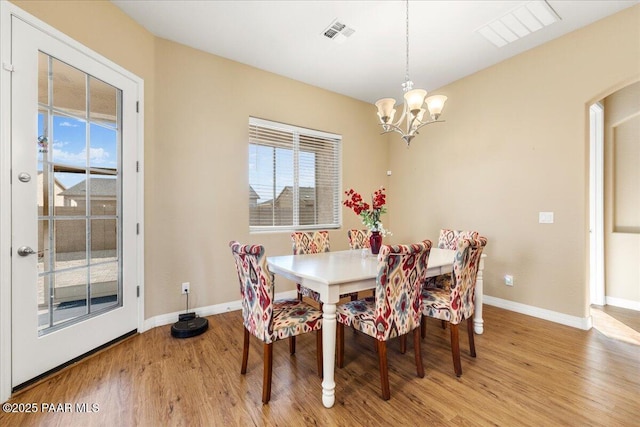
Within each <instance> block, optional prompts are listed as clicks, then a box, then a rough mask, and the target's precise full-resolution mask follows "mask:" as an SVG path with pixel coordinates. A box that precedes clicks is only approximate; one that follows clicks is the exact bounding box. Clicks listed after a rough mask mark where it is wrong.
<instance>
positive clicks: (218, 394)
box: [0, 306, 640, 427]
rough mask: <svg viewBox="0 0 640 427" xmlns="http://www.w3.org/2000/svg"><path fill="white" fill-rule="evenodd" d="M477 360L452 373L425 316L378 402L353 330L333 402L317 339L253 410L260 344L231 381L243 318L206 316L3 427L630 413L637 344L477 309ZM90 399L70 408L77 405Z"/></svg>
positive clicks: (62, 386) (21, 399) (616, 420)
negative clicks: (329, 403) (184, 333)
mask: <svg viewBox="0 0 640 427" xmlns="http://www.w3.org/2000/svg"><path fill="white" fill-rule="evenodd" d="M484 318H485V333H484V334H483V335H476V337H475V345H476V351H477V357H476V358H472V357H471V356H470V355H469V346H468V342H467V340H466V339H462V340H461V341H460V355H461V362H462V369H463V374H462V376H461V377H460V378H456V376H455V374H454V371H453V366H452V363H451V347H450V344H449V341H450V336H449V331H448V330H443V329H442V328H441V327H440V323H439V321H436V320H433V319H429V320H428V321H427V330H426V337H425V338H424V339H422V340H421V350H422V356H423V363H424V369H425V377H424V378H418V377H417V376H416V367H415V355H414V354H411V353H412V352H407V354H401V352H400V346H399V342H398V340H392V341H391V342H390V343H389V346H388V350H387V356H388V369H389V385H390V389H391V399H390V400H389V401H386V402H385V401H383V400H382V399H381V398H380V379H379V375H380V374H379V367H378V359H377V355H376V353H375V351H374V347H373V344H372V341H371V339H370V338H369V337H366V336H364V335H362V334H355V335H354V334H345V349H344V350H345V366H344V368H342V369H338V368H337V369H336V384H337V386H336V397H337V399H336V404H335V406H334V407H333V408H331V409H326V408H324V407H323V406H322V401H321V379H320V378H318V375H317V364H316V350H315V347H316V342H315V341H316V337H315V335H314V334H305V335H303V336H300V337H298V341H297V345H296V353H295V355H293V356H292V355H290V354H289V347H288V344H287V343H286V342H276V343H275V344H274V347H273V380H272V390H271V401H270V402H269V404H268V405H263V404H262V402H261V398H262V374H263V372H262V370H263V364H262V352H263V346H262V343H261V342H260V341H258V340H257V339H255V338H253V337H252V338H251V339H250V350H249V359H248V363H247V373H246V375H240V368H241V362H242V344H243V327H242V321H241V314H240V312H231V313H225V314H221V315H217V316H211V317H209V322H210V327H209V330H208V331H207V332H206V333H204V334H203V335H200V336H198V337H194V338H188V339H182V340H180V339H175V338H172V337H171V335H170V326H164V327H159V328H155V329H153V330H150V331H147V332H145V333H144V334H141V335H138V336H135V337H132V338H131V339H128V340H126V341H124V342H122V343H119V344H117V345H114V346H113V347H111V348H109V349H107V350H105V351H103V352H101V353H99V354H97V355H95V356H93V357H91V358H89V359H86V360H84V361H82V362H80V363H78V364H76V365H74V366H72V367H70V368H68V369H66V370H65V371H63V372H61V373H59V374H57V375H55V376H52V377H49V378H48V379H46V380H44V381H42V382H41V383H39V384H37V385H35V386H33V387H31V388H30V389H28V390H24V391H22V392H20V393H18V394H16V395H15V396H13V397H12V399H11V400H10V401H9V402H10V403H36V405H37V407H38V408H40V409H41V408H42V405H43V404H47V403H50V404H51V403H52V404H59V403H62V404H64V403H70V404H72V405H73V406H74V410H73V411H72V412H62V413H55V412H48V413H43V412H41V411H39V412H38V413H35V414H34V413H30V414H29V413H2V414H0V425H3V426H4V425H7V426H9V425H20V426H42V425H44V426H105V425H109V426H111V425H117V426H138V425H140V426H160V425H162V426H197V425H207V426H211V425H213V426H217V425H220V426H246V425H275V426H289V425H331V426H333V425H336V426H352V425H369V426H376V425H384V424H388V423H390V422H393V424H394V425H416V422H417V420H419V423H418V424H423V425H426V424H433V425H443V426H460V425H474V426H489V425H505V426H506V425H508V426H515V425H517V426H536V427H537V426H541V425H567V426H600V425H602V426H613V425H616V426H618V425H619V426H626V425H636V424H637V420H638V419H640V403H639V401H638V396H640V346H637V345H632V344H629V343H626V342H622V341H616V340H613V339H611V338H608V337H606V336H605V335H603V334H601V333H599V332H598V331H596V330H591V331H582V330H578V329H574V328H570V327H566V326H562V325H558V324H555V323H551V322H547V321H544V320H541V319H536V318H533V317H528V316H525V315H521V314H517V313H513V312H509V311H506V310H502V309H499V308H496V307H491V306H485V308H484ZM82 403H87V404H88V405H91V404H97V405H98V409H99V411H98V412H93V413H79V412H78V411H77V410H75V405H76V404H82Z"/></svg>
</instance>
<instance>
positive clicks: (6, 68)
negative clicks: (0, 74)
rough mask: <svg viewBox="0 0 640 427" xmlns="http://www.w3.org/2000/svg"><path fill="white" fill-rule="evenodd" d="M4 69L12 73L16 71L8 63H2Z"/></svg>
mask: <svg viewBox="0 0 640 427" xmlns="http://www.w3.org/2000/svg"><path fill="white" fill-rule="evenodd" d="M2 68H4V69H5V70H7V71H10V72H12V73H13V72H14V71H15V68H13V64H7V63H6V62H3V63H2Z"/></svg>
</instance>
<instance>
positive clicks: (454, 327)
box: [449, 323, 462, 377]
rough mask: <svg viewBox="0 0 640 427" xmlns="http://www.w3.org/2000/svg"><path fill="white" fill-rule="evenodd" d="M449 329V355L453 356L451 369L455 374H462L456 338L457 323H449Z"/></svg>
mask: <svg viewBox="0 0 640 427" xmlns="http://www.w3.org/2000/svg"><path fill="white" fill-rule="evenodd" d="M449 329H450V330H451V355H452V356H453V369H454V370H455V371H456V376H458V377H459V376H460V375H462V365H461V364H460V341H459V339H458V325H454V324H453V323H450V324H449Z"/></svg>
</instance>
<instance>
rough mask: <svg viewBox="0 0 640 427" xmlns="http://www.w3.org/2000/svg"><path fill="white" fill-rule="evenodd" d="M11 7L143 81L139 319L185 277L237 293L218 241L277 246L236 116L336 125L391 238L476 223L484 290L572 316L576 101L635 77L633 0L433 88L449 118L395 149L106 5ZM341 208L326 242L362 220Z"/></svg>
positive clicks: (583, 195)
mask: <svg viewBox="0 0 640 427" xmlns="http://www.w3.org/2000/svg"><path fill="white" fill-rule="evenodd" d="M15 3H16V4H17V5H18V6H20V7H23V8H24V9H25V10H27V11H28V12H30V13H33V14H34V15H36V16H38V17H39V18H40V19H43V20H44V21H46V22H47V23H49V24H51V25H53V26H54V27H56V28H58V29H59V30H61V31H63V32H65V33H67V34H68V35H70V36H71V37H73V38H75V39H76V40H78V41H80V42H81V43H84V44H85V45H87V46H89V47H90V48H92V49H94V50H96V51H98V52H99V53H101V54H102V55H104V56H106V57H108V58H109V59H111V60H113V61H115V62H117V63H119V64H120V65H122V66H123V67H124V68H126V69H128V70H130V71H132V72H134V73H136V74H138V75H139V76H140V77H142V78H143V79H144V80H145V159H144V168H145V190H146V193H145V233H146V242H145V251H146V263H145V276H146V283H145V298H146V307H145V309H146V310H145V317H147V318H150V317H153V316H156V315H161V314H164V313H170V312H174V311H177V310H181V309H183V308H184V300H183V298H182V297H181V296H180V294H179V283H180V282H183V281H189V282H191V284H192V294H193V298H192V299H191V303H192V306H196V307H198V306H200V307H201V306H208V305H212V304H219V303H224V302H228V301H233V300H237V299H238V289H237V287H238V284H237V277H236V275H235V271H234V267H233V264H232V262H231V255H230V253H229V249H228V247H227V243H228V241H229V240H231V239H237V240H240V241H243V242H259V243H263V244H265V245H266V246H267V248H268V250H269V253H271V254H284V253H289V252H290V250H291V249H290V243H289V237H288V235H287V234H286V233H274V234H260V235H250V234H249V232H248V225H247V224H248V203H247V191H248V190H247V188H248V178H247V176H248V173H247V163H248V161H247V143H246V141H247V124H248V117H249V116H256V117H260V118H265V119H269V120H275V121H281V122H285V123H290V124H293V125H298V126H304V127H310V128H314V129H321V130H325V131H329V132H334V133H338V134H342V135H343V142H344V147H343V172H342V173H343V179H342V187H343V188H349V187H353V188H355V189H356V190H357V191H360V192H362V193H367V192H370V191H373V189H375V188H377V187H378V186H380V185H384V186H386V187H387V188H388V190H389V191H388V194H389V196H388V198H389V214H387V215H386V218H385V219H384V222H385V224H386V225H387V226H388V228H390V229H391V230H392V231H393V232H394V236H393V237H392V238H391V239H392V241H395V242H400V241H415V240H421V239H423V238H432V239H434V240H435V239H437V235H438V231H439V229H440V228H442V227H456V228H464V229H477V230H480V231H481V232H482V233H483V234H485V235H486V236H487V237H488V238H489V246H488V248H487V253H488V255H489V256H490V258H489V259H488V260H487V268H486V272H485V293H486V294H488V295H492V296H495V297H499V298H504V299H507V300H512V301H515V302H520V303H524V304H529V305H532V306H537V307H541V308H546V309H550V310H554V311H559V312H562V313H566V314H570V315H574V316H581V317H583V316H585V314H586V306H587V299H588V296H587V285H586V271H587V234H586V230H587V205H588V204H587V183H588V171H587V164H588V144H587V139H586V138H587V133H586V132H587V128H588V126H587V122H586V121H587V117H588V114H587V106H588V104H590V103H591V102H593V101H594V100H598V99H601V98H602V97H604V96H606V95H607V94H609V93H611V92H612V91H613V90H614V89H617V88H618V87H620V86H621V84H622V82H626V83H628V82H630V81H632V80H634V79H635V80H637V79H638V77H639V76H640V61H639V58H640V46H639V44H640V43H639V40H640V33H639V28H640V25H639V24H640V6H636V7H634V8H632V9H629V10H626V11H624V12H622V13H620V14H617V15H615V16H613V17H610V18H607V19H605V20H603V21H600V22H598V23H595V24H593V25H591V26H589V27H587V28H585V29H583V30H580V31H577V32H575V33H572V34H570V35H567V36H565V37H563V38H561V39H559V40H557V41H554V42H552V43H549V44H547V45H545V46H543V47H541V48H538V49H534V50H531V51H529V52H526V53H524V54H522V55H520V56H518V57H516V58H513V59H511V60H508V61H505V62H503V63H501V64H498V65H496V66H494V67H491V68H489V69H486V70H484V71H481V72H479V73H477V74H475V75H472V76H470V77H468V78H465V79H462V80H459V81H457V82H455V83H453V84H451V85H449V86H447V87H445V88H442V89H441V90H439V91H438V93H444V94H446V95H448V96H449V102H448V105H447V107H446V110H445V116H444V117H443V118H445V119H446V120H447V123H443V124H436V125H433V126H430V127H427V128H424V130H423V131H422V132H421V133H422V134H421V135H420V136H419V137H417V138H416V139H415V140H414V142H413V143H412V147H411V149H409V150H407V149H405V147H404V143H403V142H401V141H399V140H398V138H397V137H395V136H393V135H392V136H389V137H388V138H387V137H380V136H379V135H378V133H379V129H378V128H377V127H376V125H375V121H374V119H375V115H374V111H375V109H374V107H373V106H371V105H369V104H365V103H363V102H359V101H356V100H353V99H350V98H347V97H344V96H341V95H337V94H334V93H330V92H327V91H324V90H320V89H318V88H314V87H311V86H308V85H305V84H302V83H299V82H296V81H292V80H289V79H286V78H284V77H280V76H277V75H274V74H270V73H266V72H263V71H259V70H257V69H254V68H251V67H248V66H244V65H241V64H238V63H234V62H232V61H228V60H225V59H222V58H219V57H216V56H213V55H209V54H206V53H203V52H200V51H197V50H193V49H190V48H187V47H184V46H181V45H178V44H175V43H172V42H169V41H166V40H162V39H157V38H154V37H153V36H151V35H150V34H149V33H148V32H146V31H145V30H144V29H143V28H142V27H140V26H138V25H137V24H135V23H134V22H133V21H131V20H130V19H129V18H128V17H126V16H125V15H124V14H123V13H121V12H120V10H119V9H117V8H116V7H115V6H113V5H112V4H110V3H107V2H93V1H92V2H24V1H16V2H15ZM387 169H392V170H393V175H392V176H391V177H387V176H386V170H387ZM538 211H554V212H555V218H556V222H555V223H554V224H552V225H539V224H537V217H538ZM343 215H344V221H343V223H344V228H343V230H336V231H332V232H331V242H332V249H346V248H347V241H346V230H347V229H348V228H360V222H359V220H358V218H357V217H356V216H355V215H354V214H353V213H351V212H350V211H348V210H346V209H343ZM505 273H509V274H513V275H514V276H515V286H514V287H513V288H506V287H505V286H504V285H503V284H502V282H503V281H502V275H503V274H505ZM278 283H281V286H282V289H292V285H291V284H290V283H283V282H281V281H279V282H278Z"/></svg>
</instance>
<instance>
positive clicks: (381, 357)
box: [376, 340, 391, 400]
mask: <svg viewBox="0 0 640 427" xmlns="http://www.w3.org/2000/svg"><path fill="white" fill-rule="evenodd" d="M376 343H377V344H378V346H377V347H378V363H379V365H380V384H381V386H382V399H383V400H389V399H390V398H391V391H390V390H389V369H388V367H387V343H386V341H378V340H376Z"/></svg>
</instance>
